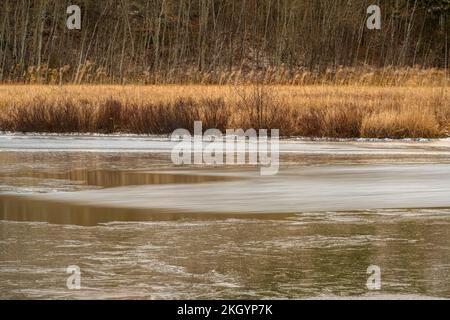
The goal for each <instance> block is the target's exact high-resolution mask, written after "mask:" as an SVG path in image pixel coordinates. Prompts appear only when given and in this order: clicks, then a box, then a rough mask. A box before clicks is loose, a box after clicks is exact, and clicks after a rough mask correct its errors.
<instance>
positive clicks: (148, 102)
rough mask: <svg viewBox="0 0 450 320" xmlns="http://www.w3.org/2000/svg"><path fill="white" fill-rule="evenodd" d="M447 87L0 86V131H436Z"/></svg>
mask: <svg viewBox="0 0 450 320" xmlns="http://www.w3.org/2000/svg"><path fill="white" fill-rule="evenodd" d="M449 92H450V90H449V88H448V87H421V86H414V87H373V86H199V85H184V86H183V85H164V86H156V85H155V86H104V85H81V86H61V87H59V86H40V85H3V86H0V109H1V110H2V112H1V116H0V131H16V132H41V133H87V132H90V133H119V132H120V133H125V134H126V133H134V134H170V133H171V132H172V131H173V130H175V129H178V128H186V129H189V130H192V127H193V124H194V121H195V120H200V121H202V122H203V124H204V128H218V129H220V130H222V131H224V130H225V129H227V128H243V129H248V128H255V129H259V128H270V129H280V133H281V135H283V136H302V137H329V138H360V137H364V138H439V137H447V136H448V135H449V132H450V108H449V106H450V94H449Z"/></svg>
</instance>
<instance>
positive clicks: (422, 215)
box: [0, 210, 450, 299]
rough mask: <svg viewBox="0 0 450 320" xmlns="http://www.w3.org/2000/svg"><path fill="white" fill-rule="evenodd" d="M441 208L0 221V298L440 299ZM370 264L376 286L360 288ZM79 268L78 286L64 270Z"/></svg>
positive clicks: (444, 230) (443, 285) (449, 220)
mask: <svg viewBox="0 0 450 320" xmlns="http://www.w3.org/2000/svg"><path fill="white" fill-rule="evenodd" d="M449 227H450V211H449V210H447V211H446V210H432V211H430V210H428V211H427V210H414V211H389V210H385V211H381V212H365V213H331V212H330V213H328V214H327V213H310V214H308V213H305V214H299V215H296V216H294V217H290V218H288V219H280V220H270V219H265V220H254V219H239V220H236V219H224V220H211V221H207V220H206V221H205V220H197V219H194V220H193V219H189V220H178V221H159V222H158V221H154V222H128V223H124V222H122V223H107V224H101V225H97V226H93V227H82V226H71V225H49V224H45V223H32V222H27V223H17V222H6V221H3V222H0V235H1V238H0V251H1V256H0V278H1V281H0V297H3V298H11V297H14V298H138V299H158V298H159V299H168V298H176V299H177V298H187V299H193V298H206V299H210V298H246V299H247V298H249V299H252V298H307V297H316V298H321V297H335V296H355V295H358V296H363V297H376V296H379V297H386V296H389V295H397V296H407V297H409V296H413V297H423V296H433V297H447V298H448V297H450V286H449V282H448V279H449V277H450V258H449V257H450V252H449V251H450V247H449V245H448V244H449V243H450V232H449V230H450V229H449ZM373 264H375V265H378V266H380V268H381V271H382V290H381V291H378V292H369V291H368V290H367V289H366V287H365V284H366V280H367V275H366V269H367V267H368V266H369V265H373ZM69 265H78V266H79V267H80V268H81V275H82V278H81V286H82V288H81V290H79V291H77V290H75V291H74V290H68V289H67V288H66V278H67V274H66V273H65V268H66V267H67V266H69Z"/></svg>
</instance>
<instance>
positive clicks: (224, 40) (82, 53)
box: [0, 0, 450, 83]
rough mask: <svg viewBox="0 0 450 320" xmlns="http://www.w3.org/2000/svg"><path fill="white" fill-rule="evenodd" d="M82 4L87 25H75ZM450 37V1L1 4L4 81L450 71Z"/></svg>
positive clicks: (1, 0) (51, 0) (47, 0)
mask: <svg viewBox="0 0 450 320" xmlns="http://www.w3.org/2000/svg"><path fill="white" fill-rule="evenodd" d="M73 4H76V5H79V6H80V7H81V10H82V29H81V30H68V29H67V27H66V19H67V17H68V14H67V13H66V8H67V6H69V5H73ZM371 4H378V5H379V6H380V7H381V12H382V28H381V30H368V29H367V27H366V20H367V18H368V16H369V15H368V14H367V12H366V10H367V7H368V6H369V5H371ZM449 34H450V0H240V1H236V0H101V1H98V0H70V1H68V0H0V82H25V83H83V82H97V83H130V82H144V83H161V82H165V83H167V82H173V83H179V82H184V81H191V82H211V83H221V82H223V81H222V80H223V78H224V77H230V76H233V75H234V76H236V74H239V75H241V76H245V75H249V74H261V72H263V73H264V72H269V71H268V70H272V71H273V70H281V71H278V75H279V76H280V77H292V76H293V74H295V73H297V72H299V70H300V71H302V72H311V73H317V74H320V73H324V72H334V71H333V70H337V69H339V68H346V67H348V68H382V67H389V68H402V67H413V66H418V68H441V69H447V70H448V66H449V56H450V54H449ZM330 70H331V71H330ZM258 72H259V73H258Z"/></svg>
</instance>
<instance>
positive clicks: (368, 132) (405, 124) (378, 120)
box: [361, 108, 442, 138]
mask: <svg viewBox="0 0 450 320" xmlns="http://www.w3.org/2000/svg"><path fill="white" fill-rule="evenodd" d="M441 135H442V131H441V130H440V129H439V124H438V122H437V120H436V117H435V115H434V114H433V113H432V112H430V110H428V112H423V110H420V109H419V108H410V109H406V110H401V111H396V110H391V111H382V112H378V113H374V114H371V115H367V116H366V117H365V118H364V119H363V121H362V126H361V136H362V137H367V138H385V137H389V138H435V137H439V136H441Z"/></svg>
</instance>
